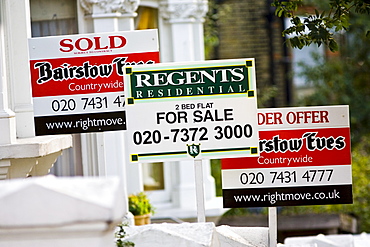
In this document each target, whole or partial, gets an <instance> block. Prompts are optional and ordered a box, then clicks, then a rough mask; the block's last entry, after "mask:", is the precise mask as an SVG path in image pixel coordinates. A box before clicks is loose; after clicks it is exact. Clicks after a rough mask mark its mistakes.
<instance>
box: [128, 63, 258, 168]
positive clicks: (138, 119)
mask: <svg viewBox="0 0 370 247" xmlns="http://www.w3.org/2000/svg"><path fill="white" fill-rule="evenodd" d="M124 81H125V89H126V96H127V103H126V114H127V132H126V141H127V145H126V146H127V149H128V154H129V155H130V160H131V161H132V162H156V161H169V160H187V159H195V158H196V159H202V158H209V159H211V158H222V157H248V156H258V148H257V146H258V131H257V102H256V83H255V66H254V60H253V59H238V60H219V61H205V62H193V63H168V64H156V65H148V66H142V67H138V66H133V67H131V68H126V76H125V80H124Z"/></svg>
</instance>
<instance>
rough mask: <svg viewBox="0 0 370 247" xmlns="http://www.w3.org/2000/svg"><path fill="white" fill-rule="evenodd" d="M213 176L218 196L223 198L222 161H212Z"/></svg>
mask: <svg viewBox="0 0 370 247" xmlns="http://www.w3.org/2000/svg"><path fill="white" fill-rule="evenodd" d="M211 175H212V177H213V178H214V179H215V185H216V196H222V178H221V177H222V175H221V160H219V159H217V160H211Z"/></svg>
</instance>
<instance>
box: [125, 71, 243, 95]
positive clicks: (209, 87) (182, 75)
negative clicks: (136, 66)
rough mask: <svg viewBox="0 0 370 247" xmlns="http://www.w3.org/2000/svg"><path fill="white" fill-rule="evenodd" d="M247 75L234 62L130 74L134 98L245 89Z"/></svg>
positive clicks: (216, 93) (223, 92) (240, 90)
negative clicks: (205, 66)
mask: <svg viewBox="0 0 370 247" xmlns="http://www.w3.org/2000/svg"><path fill="white" fill-rule="evenodd" d="M246 79H248V69H247V67H246V66H235V65H231V66H230V65H229V66H219V67H216V66H215V67H209V68H196V69H183V70H181V71H179V70H176V69H174V70H162V71H160V72H156V71H151V72H145V73H144V72H143V73H140V72H136V73H134V74H133V75H132V76H131V80H132V85H134V86H133V87H132V94H133V96H134V97H135V98H136V99H147V98H163V97H179V96H194V95H220V94H221V95H222V94H237V93H246V92H247V91H248V90H249V85H248V84H247V85H246V84H245V80H246Z"/></svg>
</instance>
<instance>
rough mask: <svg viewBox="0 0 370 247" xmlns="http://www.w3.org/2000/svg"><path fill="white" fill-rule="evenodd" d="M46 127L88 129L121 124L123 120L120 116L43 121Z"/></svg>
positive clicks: (50, 128)
mask: <svg viewBox="0 0 370 247" xmlns="http://www.w3.org/2000/svg"><path fill="white" fill-rule="evenodd" d="M45 124H46V128H47V129H49V130H52V129H73V128H81V129H82V130H88V129H89V128H90V127H105V126H112V125H114V126H115V125H123V124H124V120H123V119H122V118H108V119H90V118H87V119H84V120H82V119H80V120H77V121H63V122H51V123H45Z"/></svg>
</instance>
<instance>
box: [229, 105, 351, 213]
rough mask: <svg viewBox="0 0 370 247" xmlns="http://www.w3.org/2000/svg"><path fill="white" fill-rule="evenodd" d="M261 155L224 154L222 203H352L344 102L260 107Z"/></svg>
mask: <svg viewBox="0 0 370 247" xmlns="http://www.w3.org/2000/svg"><path fill="white" fill-rule="evenodd" d="M258 124H259V129H260V132H259V134H260V141H259V149H260V156H259V157H255V158H240V159H224V160H222V181H223V185H222V187H223V198H224V207H229V208H238V207H264V206H266V207H271V206H292V205H322V204H347V203H352V172H351V150H350V128H349V113H348V106H325V107H297V108H272V109H259V110H258Z"/></svg>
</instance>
